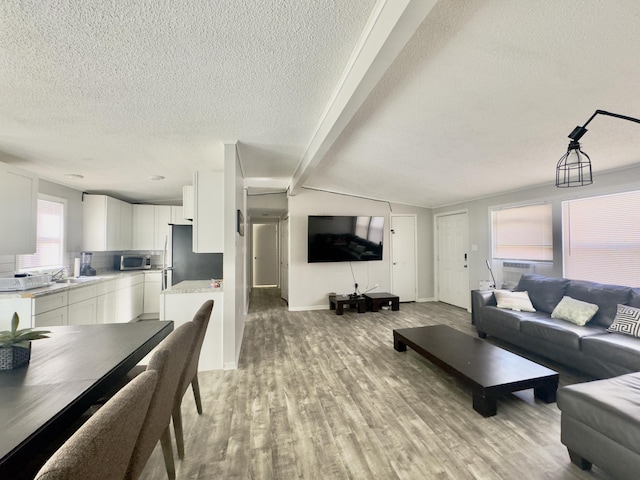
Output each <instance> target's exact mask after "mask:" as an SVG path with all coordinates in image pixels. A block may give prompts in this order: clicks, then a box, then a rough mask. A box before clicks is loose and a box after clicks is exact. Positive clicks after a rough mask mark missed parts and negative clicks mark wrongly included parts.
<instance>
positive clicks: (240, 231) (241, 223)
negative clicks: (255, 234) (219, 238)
mask: <svg viewBox="0 0 640 480" xmlns="http://www.w3.org/2000/svg"><path fill="white" fill-rule="evenodd" d="M238 234H240V236H242V237H244V216H243V215H242V212H241V211H240V210H238Z"/></svg>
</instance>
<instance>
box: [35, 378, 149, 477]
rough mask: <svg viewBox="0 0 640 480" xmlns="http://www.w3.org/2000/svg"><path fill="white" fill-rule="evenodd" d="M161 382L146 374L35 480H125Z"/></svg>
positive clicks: (95, 417)
mask: <svg viewBox="0 0 640 480" xmlns="http://www.w3.org/2000/svg"><path fill="white" fill-rule="evenodd" d="M157 378H158V374H157V372H154V371H147V372H144V373H142V374H141V375H139V376H138V377H136V378H135V380H133V381H132V382H130V383H129V384H128V385H126V386H125V387H124V388H123V389H122V390H120V391H119V392H118V393H117V394H116V395H115V396H113V397H112V398H111V399H109V401H108V402H106V403H105V404H104V405H103V406H102V408H100V409H99V410H98V411H97V412H96V413H95V414H94V415H93V416H91V418H90V419H89V420H88V421H87V422H86V423H85V424H84V425H82V427H80V428H79V429H78V431H76V432H75V433H74V434H73V435H72V436H71V437H70V438H69V439H68V440H67V441H66V442H65V443H64V444H63V445H62V446H61V447H60V448H59V449H58V450H57V451H56V452H55V453H54V454H53V456H52V457H51V458H49V460H48V461H47V462H46V463H45V464H44V465H43V466H42V468H41V469H40V471H39V472H38V473H37V474H36V477H35V479H36V480H76V479H77V480H80V479H82V480H122V478H124V475H125V472H126V470H127V466H128V465H129V461H130V459H131V454H132V452H133V448H134V445H135V444H136V441H137V438H138V435H139V433H140V428H141V427H142V422H143V421H144V418H145V416H146V414H147V411H148V409H149V402H150V401H151V396H152V394H153V391H154V387H155V385H156V381H157Z"/></svg>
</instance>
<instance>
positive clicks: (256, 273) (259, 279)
mask: <svg viewBox="0 0 640 480" xmlns="http://www.w3.org/2000/svg"><path fill="white" fill-rule="evenodd" d="M252 240H253V286H254V287H267V286H270V287H275V286H277V285H278V229H277V224H276V223H255V224H253V235H252Z"/></svg>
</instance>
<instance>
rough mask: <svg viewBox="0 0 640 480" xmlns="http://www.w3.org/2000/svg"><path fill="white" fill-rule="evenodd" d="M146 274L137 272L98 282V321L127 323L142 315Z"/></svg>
mask: <svg viewBox="0 0 640 480" xmlns="http://www.w3.org/2000/svg"><path fill="white" fill-rule="evenodd" d="M143 283H144V276H143V275H142V274H137V275H133V276H129V277H124V278H119V279H114V280H109V281H106V282H102V283H100V284H98V305H97V308H98V323H125V322H130V321H131V320H134V319H136V318H137V317H139V316H140V315H142V307H143V295H144V285H143Z"/></svg>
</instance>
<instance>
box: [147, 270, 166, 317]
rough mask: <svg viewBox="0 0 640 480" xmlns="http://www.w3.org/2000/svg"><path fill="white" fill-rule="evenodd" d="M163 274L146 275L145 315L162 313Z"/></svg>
mask: <svg viewBox="0 0 640 480" xmlns="http://www.w3.org/2000/svg"><path fill="white" fill-rule="evenodd" d="M161 279H162V273H161V272H153V273H145V274H144V309H143V310H144V311H143V313H145V314H147V313H160V286H161Z"/></svg>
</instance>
